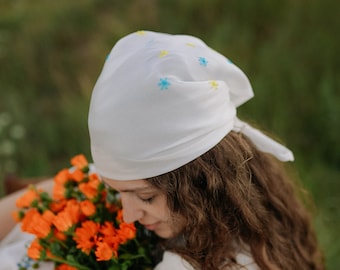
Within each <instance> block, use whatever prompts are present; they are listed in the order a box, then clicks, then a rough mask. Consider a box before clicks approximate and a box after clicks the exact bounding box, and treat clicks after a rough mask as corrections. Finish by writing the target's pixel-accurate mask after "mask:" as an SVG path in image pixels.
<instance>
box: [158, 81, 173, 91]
mask: <svg viewBox="0 0 340 270" xmlns="http://www.w3.org/2000/svg"><path fill="white" fill-rule="evenodd" d="M170 85H171V83H170V82H169V80H168V78H160V79H159V83H158V87H159V89H160V90H166V89H168V88H169V86H170Z"/></svg>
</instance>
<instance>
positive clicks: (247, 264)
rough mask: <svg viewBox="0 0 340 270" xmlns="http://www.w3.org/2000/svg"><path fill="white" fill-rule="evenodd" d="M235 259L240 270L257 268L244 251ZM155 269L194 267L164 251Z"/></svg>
mask: <svg viewBox="0 0 340 270" xmlns="http://www.w3.org/2000/svg"><path fill="white" fill-rule="evenodd" d="M236 261H237V262H238V263H239V264H241V265H243V268H240V270H241V269H242V270H259V267H258V266H257V265H256V263H255V262H254V260H253V259H252V258H251V257H250V256H249V255H247V254H245V253H239V254H238V255H237V256H236ZM155 270H194V268H193V267H192V266H191V265H190V264H189V263H188V262H187V261H186V260H184V259H183V258H181V257H180V256H179V255H177V254H175V253H173V252H169V251H166V252H164V255H163V260H162V261H161V262H160V263H159V264H158V265H157V266H156V268H155Z"/></svg>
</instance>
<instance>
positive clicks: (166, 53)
mask: <svg viewBox="0 0 340 270" xmlns="http://www.w3.org/2000/svg"><path fill="white" fill-rule="evenodd" d="M168 54H169V52H168V51H165V50H162V51H160V52H159V55H158V57H164V56H166V55H168Z"/></svg>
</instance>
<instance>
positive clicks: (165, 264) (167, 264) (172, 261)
mask: <svg viewBox="0 0 340 270" xmlns="http://www.w3.org/2000/svg"><path fill="white" fill-rule="evenodd" d="M173 269H176V270H194V268H193V267H192V266H191V265H190V264H189V263H188V262H187V261H186V260H184V259H183V258H182V257H181V256H179V255H177V254H176V253H173V252H170V251H165V252H164V254H163V260H162V261H161V262H160V263H159V264H158V265H157V266H156V268H155V270H173Z"/></svg>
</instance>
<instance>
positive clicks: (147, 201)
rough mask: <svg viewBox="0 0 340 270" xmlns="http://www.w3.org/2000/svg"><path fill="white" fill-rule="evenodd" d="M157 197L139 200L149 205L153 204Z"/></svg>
mask: <svg viewBox="0 0 340 270" xmlns="http://www.w3.org/2000/svg"><path fill="white" fill-rule="evenodd" d="M155 197H156V196H151V197H148V198H141V197H140V198H139V199H140V200H141V201H142V202H144V203H148V204H151V203H152V202H153V200H154V199H155Z"/></svg>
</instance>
